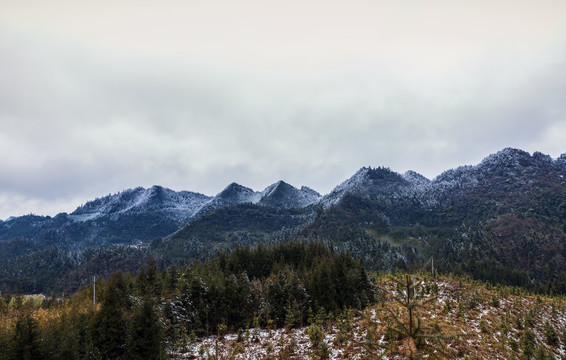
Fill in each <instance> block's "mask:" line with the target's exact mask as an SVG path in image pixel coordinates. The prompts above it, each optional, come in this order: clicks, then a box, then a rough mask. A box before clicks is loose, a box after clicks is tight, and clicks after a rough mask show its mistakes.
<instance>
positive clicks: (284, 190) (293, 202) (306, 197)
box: [259, 180, 321, 208]
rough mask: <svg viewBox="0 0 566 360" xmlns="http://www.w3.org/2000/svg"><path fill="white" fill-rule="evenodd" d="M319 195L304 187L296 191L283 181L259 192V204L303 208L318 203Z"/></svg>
mask: <svg viewBox="0 0 566 360" xmlns="http://www.w3.org/2000/svg"><path fill="white" fill-rule="evenodd" d="M320 199H321V195H320V194H319V193H317V192H316V191H314V190H312V189H309V188H308V187H306V186H303V187H301V189H297V188H296V187H294V186H292V185H289V184H287V183H286V182H284V181H281V180H280V181H278V182H276V183H275V184H273V185H270V186H268V187H267V188H266V189H265V190H263V191H262V192H261V198H260V200H259V204H261V205H267V206H275V207H282V208H297V207H305V206H308V205H311V204H314V203H316V202H318V201H319V200H320Z"/></svg>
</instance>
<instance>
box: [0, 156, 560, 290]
mask: <svg viewBox="0 0 566 360" xmlns="http://www.w3.org/2000/svg"><path fill="white" fill-rule="evenodd" d="M565 176H566V154H565V155H562V156H560V157H559V158H557V159H552V158H550V157H549V156H547V155H544V154H541V153H538V152H535V153H533V154H529V153H527V152H525V151H522V150H519V149H511V148H507V149H503V150H502V151H500V152H498V153H496V154H492V155H489V156H487V157H486V158H485V159H484V160H482V161H481V162H480V163H479V164H477V165H466V166H461V167H458V168H456V169H451V170H447V171H445V172H444V173H442V174H441V175H439V176H438V177H436V178H435V179H432V180H429V179H426V178H425V177H423V176H422V175H419V174H418V173H416V172H413V171H408V172H406V173H404V174H399V173H396V172H394V171H392V170H390V169H388V168H384V167H377V168H371V167H363V168H361V169H360V170H359V171H357V172H356V173H355V174H354V175H353V176H352V177H350V178H349V179H346V180H345V181H344V182H342V183H341V184H339V185H337V186H336V187H335V188H334V189H333V190H332V191H331V192H330V193H329V194H326V195H324V196H321V195H320V194H318V193H317V192H315V191H314V190H311V189H309V188H307V187H304V186H303V187H301V188H295V187H294V186H292V185H289V184H287V183H285V182H283V181H278V182H276V183H274V184H272V185H270V186H268V187H266V188H265V189H264V190H263V191H254V190H252V189H250V188H247V187H245V186H242V185H239V184H236V183H231V184H230V185H228V186H227V187H226V188H225V189H223V190H222V191H221V192H219V193H218V194H217V195H215V196H205V195H202V194H198V193H193V192H186V191H184V192H183V191H182V192H175V191H173V190H170V189H166V188H162V187H158V186H154V187H152V188H150V189H143V188H136V189H132V190H125V191H123V192H121V193H118V194H115V195H109V196H106V197H103V198H100V199H96V200H93V201H91V202H88V203H87V204H85V205H83V206H81V207H79V208H78V209H77V210H75V211H74V212H73V213H71V214H65V213H62V214H59V215H57V216H55V217H53V218H51V217H42V216H35V215H27V216H22V217H17V218H12V219H10V220H9V221H4V222H0V275H3V276H4V277H10V278H22V276H23V275H25V276H28V274H29V276H31V278H26V279H25V280H27V281H35V282H41V283H47V284H49V283H50V282H52V281H53V280H54V279H49V278H46V277H45V276H43V277H41V278H40V276H39V275H38V274H42V273H43V274H44V273H51V274H52V273H56V272H57V269H55V268H54V266H55V265H54V264H46V263H45V262H39V263H38V262H37V259H39V258H41V251H44V250H48V249H53V248H56V249H59V250H60V251H61V252H62V253H61V254H62V255H61V254H60V255H58V257H57V258H58V259H61V261H58V262H57V263H58V264H62V265H61V267H60V269H59V270H60V273H61V276H60V278H64V277H65V276H67V274H68V272H69V271H73V272H75V273H79V274H84V276H86V277H87V279H88V278H91V277H92V276H94V275H99V276H101V275H102V276H103V275H104V274H105V273H100V272H99V271H101V269H97V268H96V267H92V266H88V267H85V264H86V263H88V261H87V260H82V259H84V257H83V256H82V255H81V254H82V252H84V251H86V250H87V249H89V248H93V247H95V248H96V247H98V248H114V247H122V248H124V249H125V250H124V251H122V252H123V253H127V252H128V249H131V252H132V253H134V252H136V251H139V250H140V249H143V250H144V251H145V252H146V255H144V256H143V257H139V256H137V255H135V254H134V255H133V256H128V255H126V256H127V257H129V258H130V260H132V261H129V260H128V261H125V262H124V263H125V264H128V265H127V267H124V270H128V271H133V272H134V273H135V270H132V269H135V264H134V263H135V261H139V260H135V259H141V258H149V257H155V258H158V259H160V260H159V261H161V262H162V263H163V264H172V263H176V264H184V263H187V262H189V261H191V259H195V258H203V257H208V256H210V255H211V254H214V253H215V252H217V251H219V250H230V249H233V248H235V247H236V246H239V245H257V244H274V243H278V242H286V241H292V240H300V241H312V240H315V241H320V242H324V243H325V244H327V245H329V246H332V247H334V248H335V249H337V250H345V251H349V252H350V253H351V254H352V255H353V256H355V257H356V258H358V259H362V260H363V262H364V264H365V265H366V268H367V269H371V270H376V271H392V270H395V269H400V270H407V269H418V268H419V267H420V266H421V265H422V264H424V263H425V262H427V261H428V260H429V259H430V258H431V257H434V258H435V259H436V264H437V267H438V270H439V271H441V272H444V273H449V272H454V273H458V274H468V275H471V276H472V277H473V278H476V279H481V280H485V281H489V282H492V283H499V284H508V285H514V286H522V287H525V288H529V289H531V290H534V291H539V292H546V293H549V292H551V291H552V292H555V293H556V292H559V293H566V246H565V244H566V232H565V230H566V179H565ZM62 257H63V258H64V257H67V258H68V259H62ZM77 259H78V260H77ZM109 262H111V263H114V262H113V260H109ZM69 263H70V264H73V265H72V266H69V265H68V264H69ZM141 265H142V263H141V262H140V263H138V268H139V266H141ZM70 269H72V270H70ZM106 274H107V272H106ZM2 286H4V287H3V288H2ZM12 287H13V282H10V286H7V285H6V280H2V279H0V289H3V290H4V291H8V290H10V289H12V290H14V289H13V288H12Z"/></svg>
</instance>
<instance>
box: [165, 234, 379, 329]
mask: <svg viewBox="0 0 566 360" xmlns="http://www.w3.org/2000/svg"><path fill="white" fill-rule="evenodd" d="M182 283H183V284H184V285H181V288H182V289H183V296H182V298H186V299H188V302H187V304H188V306H189V308H190V311H189V313H190V314H194V316H192V317H191V316H188V317H187V319H186V322H185V326H187V328H188V329H189V331H195V332H196V333H197V334H200V335H203V334H211V333H215V332H216V328H217V326H218V325H219V324H225V325H227V326H228V327H229V328H230V329H232V330H236V329H238V328H246V327H249V326H251V325H252V323H253V319H254V317H256V316H258V317H259V321H260V323H261V324H262V325H264V326H265V325H267V324H268V323H269V322H271V323H272V324H273V325H274V326H277V327H283V326H290V327H293V326H302V325H305V324H306V322H307V318H308V316H307V312H308V309H309V308H314V309H315V311H318V309H319V308H322V307H324V308H325V309H327V310H328V311H331V312H337V311H338V310H341V309H344V308H348V307H353V308H361V307H362V306H365V305H367V304H369V303H370V302H371V301H372V299H373V294H374V289H373V285H372V284H371V282H370V281H369V279H368V277H367V275H366V273H365V269H364V267H363V265H362V264H361V263H360V262H356V261H354V260H353V259H352V258H351V257H350V256H348V255H347V254H343V253H336V252H334V251H332V250H331V249H328V248H327V247H325V246H323V245H321V244H318V243H309V244H305V243H299V242H296V243H286V244H280V245H276V246H273V247H270V248H266V247H263V246H258V247H257V248H254V249H250V248H237V249H236V250H235V251H234V252H232V253H231V254H221V255H220V256H218V257H217V258H215V259H214V260H212V261H209V262H206V263H202V264H199V265H193V266H190V267H189V268H188V270H187V271H186V272H185V278H184V279H182ZM189 299H190V300H189ZM172 321H173V319H172Z"/></svg>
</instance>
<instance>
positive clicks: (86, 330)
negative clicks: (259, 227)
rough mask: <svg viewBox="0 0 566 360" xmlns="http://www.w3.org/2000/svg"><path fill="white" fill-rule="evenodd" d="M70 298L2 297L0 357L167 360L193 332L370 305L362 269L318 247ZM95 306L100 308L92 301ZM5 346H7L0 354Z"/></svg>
mask: <svg viewBox="0 0 566 360" xmlns="http://www.w3.org/2000/svg"><path fill="white" fill-rule="evenodd" d="M94 290H95V288H94V286H92V285H91V286H88V287H85V288H83V289H82V290H81V291H79V292H77V293H75V294H74V295H72V296H71V297H69V298H66V299H57V298H54V297H53V298H47V299H44V300H43V301H40V300H38V299H37V298H30V297H24V296H22V295H16V296H11V295H5V296H3V297H1V300H0V349H3V351H0V360H11V359H61V358H66V359H163V358H165V356H166V354H167V353H173V352H176V351H177V349H179V348H180V347H183V346H186V345H187V344H189V343H190V342H191V339H194V338H196V337H198V336H206V335H211V334H219V333H222V332H225V331H229V330H230V331H236V332H244V331H246V330H247V329H250V328H252V327H253V328H255V327H273V328H274V327H283V326H286V327H298V326H304V325H307V324H309V323H311V322H312V321H314V320H315V319H316V318H317V317H318V318H320V317H327V316H329V315H330V314H338V313H339V312H341V311H343V310H344V309H349V308H362V307H365V306H367V305H369V304H371V303H373V299H374V291H375V289H374V285H373V284H372V282H371V281H370V280H369V278H368V276H367V274H366V272H365V270H364V267H363V264H362V263H361V262H359V261H355V260H353V259H352V257H351V256H350V255H349V254H347V253H341V252H335V251H333V250H332V249H329V248H327V247H325V246H323V245H321V244H319V243H308V244H307V243H299V242H295V243H285V244H279V245H276V246H273V247H263V246H258V247H256V248H245V247H242V248H237V249H235V250H234V251H233V252H231V253H222V254H220V255H219V256H217V257H215V258H214V259H212V260H209V261H206V262H201V263H194V264H191V265H189V266H187V267H171V268H169V269H166V270H163V271H159V270H158V268H157V266H156V264H155V263H150V264H148V265H147V266H146V267H145V268H144V269H143V270H142V271H140V272H139V273H138V274H137V275H136V276H135V277H131V276H130V275H128V274H124V273H121V272H115V273H113V274H112V275H111V276H110V277H109V278H108V279H99V280H98V281H97V282H96V297H95V294H94ZM95 300H96V304H94V301H95ZM4 349H5V350H4Z"/></svg>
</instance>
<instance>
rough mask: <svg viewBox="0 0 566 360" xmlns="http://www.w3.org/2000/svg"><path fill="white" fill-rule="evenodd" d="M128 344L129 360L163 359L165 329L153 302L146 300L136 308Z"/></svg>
mask: <svg viewBox="0 0 566 360" xmlns="http://www.w3.org/2000/svg"><path fill="white" fill-rule="evenodd" d="M129 333H130V336H129V337H128V340H127V343H126V356H125V358H126V359H128V360H145V359H155V360H159V359H163V358H164V354H163V329H162V328H161V325H160V321H159V316H158V313H157V311H156V309H155V306H154V304H153V302H152V301H151V300H150V299H147V298H146V299H144V301H143V303H142V304H141V305H140V306H139V307H138V308H136V310H135V311H134V314H133V318H132V322H131V325H130V331H129Z"/></svg>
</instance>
